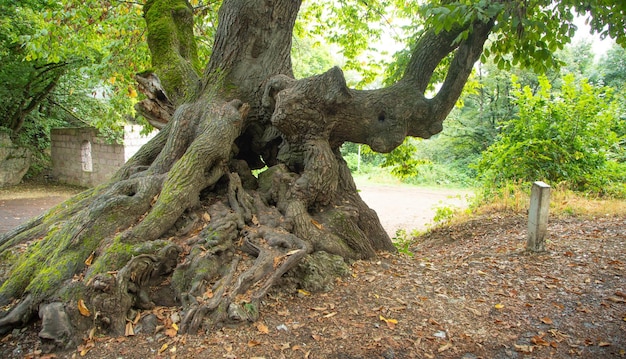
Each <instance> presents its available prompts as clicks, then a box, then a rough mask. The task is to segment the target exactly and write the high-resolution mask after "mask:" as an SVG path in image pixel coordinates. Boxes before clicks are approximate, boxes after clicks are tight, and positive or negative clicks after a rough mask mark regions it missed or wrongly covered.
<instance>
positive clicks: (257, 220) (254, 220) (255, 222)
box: [251, 214, 259, 226]
mask: <svg viewBox="0 0 626 359" xmlns="http://www.w3.org/2000/svg"><path fill="white" fill-rule="evenodd" d="M251 221H252V224H254V225H255V226H258V225H259V219H258V218H256V215H255V214H253V215H252V220H251Z"/></svg>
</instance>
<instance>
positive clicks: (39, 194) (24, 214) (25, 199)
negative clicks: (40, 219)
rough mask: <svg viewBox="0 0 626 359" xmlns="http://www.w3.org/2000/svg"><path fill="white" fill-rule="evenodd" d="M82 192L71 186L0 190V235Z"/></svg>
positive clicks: (27, 185) (37, 186)
mask: <svg viewBox="0 0 626 359" xmlns="http://www.w3.org/2000/svg"><path fill="white" fill-rule="evenodd" d="M82 190H83V189H82V188H77V187H71V186H62V185H46V184H31V183H27V184H20V185H17V186H13V187H4V188H0V234H2V233H5V232H8V231H9V230H10V229H12V228H14V227H16V226H18V225H20V224H22V223H24V222H26V221H27V220H28V219H30V218H32V217H35V216H38V215H40V214H42V213H43V212H44V211H46V210H47V209H49V208H51V207H53V206H55V205H57V204H59V203H61V202H63V201H64V200H66V199H68V198H70V197H72V196H73V195H75V194H77V193H79V192H80V191H82Z"/></svg>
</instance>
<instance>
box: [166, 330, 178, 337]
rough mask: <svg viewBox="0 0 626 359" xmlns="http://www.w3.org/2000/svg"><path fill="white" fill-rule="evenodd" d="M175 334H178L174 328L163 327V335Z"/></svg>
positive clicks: (170, 335) (171, 335)
mask: <svg viewBox="0 0 626 359" xmlns="http://www.w3.org/2000/svg"><path fill="white" fill-rule="evenodd" d="M176 334H178V330H176V329H174V328H168V329H165V335H167V336H168V337H170V338H174V337H175V336H176Z"/></svg>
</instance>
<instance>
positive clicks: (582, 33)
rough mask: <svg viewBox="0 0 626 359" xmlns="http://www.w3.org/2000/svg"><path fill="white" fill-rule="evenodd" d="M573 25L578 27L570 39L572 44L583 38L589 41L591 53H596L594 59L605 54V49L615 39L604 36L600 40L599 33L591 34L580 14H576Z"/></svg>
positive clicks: (611, 44)
mask: <svg viewBox="0 0 626 359" xmlns="http://www.w3.org/2000/svg"><path fill="white" fill-rule="evenodd" d="M574 25H576V26H577V27H578V30H577V31H576V35H574V38H573V39H572V44H576V43H577V42H580V41H582V40H584V39H587V40H590V41H591V49H592V50H593V53H594V54H595V55H596V58H595V60H596V61H597V60H599V59H600V57H601V56H602V55H604V54H606V52H607V50H608V49H609V48H611V46H613V44H614V43H615V41H614V40H613V39H611V38H606V39H604V40H600V35H598V34H593V35H591V33H590V32H589V29H590V28H589V25H587V24H585V18H584V17H581V16H577V17H576V18H575V19H574Z"/></svg>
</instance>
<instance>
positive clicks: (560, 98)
mask: <svg viewBox="0 0 626 359" xmlns="http://www.w3.org/2000/svg"><path fill="white" fill-rule="evenodd" d="M557 56H558V58H559V60H560V61H561V64H560V68H559V69H555V70H551V71H549V72H547V73H545V74H541V75H538V74H537V73H535V72H533V71H532V70H523V69H519V68H511V69H505V68H502V67H500V68H499V67H498V66H497V65H496V64H495V63H493V62H491V61H487V62H485V63H479V64H478V65H477V66H476V69H475V72H474V74H473V78H472V80H471V81H470V82H468V85H467V86H466V89H465V92H464V95H463V96H462V98H461V100H460V101H459V102H458V103H457V106H456V108H455V109H454V110H453V111H452V113H451V114H450V116H449V118H448V120H447V121H446V123H445V125H444V130H443V131H442V133H440V134H438V135H436V136H434V137H433V138H431V139H428V140H422V139H414V138H409V139H407V140H406V141H405V143H404V144H403V145H402V146H400V147H398V148H397V149H395V150H394V151H393V152H392V153H391V154H387V155H383V154H377V153H374V152H373V151H371V150H370V149H369V148H367V146H363V145H361V146H358V145H354V144H347V145H344V148H343V151H344V157H345V158H346V160H347V161H348V163H349V164H350V167H351V169H352V170H353V171H354V172H355V173H360V174H362V175H365V176H369V177H381V176H386V175H388V174H391V175H393V176H394V177H397V178H399V179H400V180H401V181H402V182H404V183H408V184H415V185H424V186H450V187H477V188H479V189H481V190H482V191H479V192H482V196H483V198H485V197H489V196H491V195H492V194H493V193H492V192H493V191H494V190H499V189H505V188H507V187H510V186H513V187H515V185H516V184H524V186H526V187H528V186H529V184H530V183H532V182H533V181H536V180H543V181H545V182H547V183H550V184H551V185H553V186H556V187H558V188H561V189H566V190H573V191H575V192H579V193H582V194H585V195H593V196H604V197H614V198H624V196H626V187H625V183H626V166H625V163H624V161H625V159H626V150H625V148H626V146H625V145H626V92H625V90H624V83H625V82H626V50H624V48H622V47H621V46H618V45H613V46H612V47H611V48H610V49H609V50H608V51H607V52H606V53H605V54H602V55H600V56H599V57H595V55H594V53H593V51H592V44H591V42H589V41H583V42H580V43H576V44H572V45H570V46H568V47H566V48H565V49H564V50H562V51H559V52H558V53H557ZM359 147H360V148H359ZM359 157H360V158H359ZM494 185H495V186H494Z"/></svg>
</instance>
